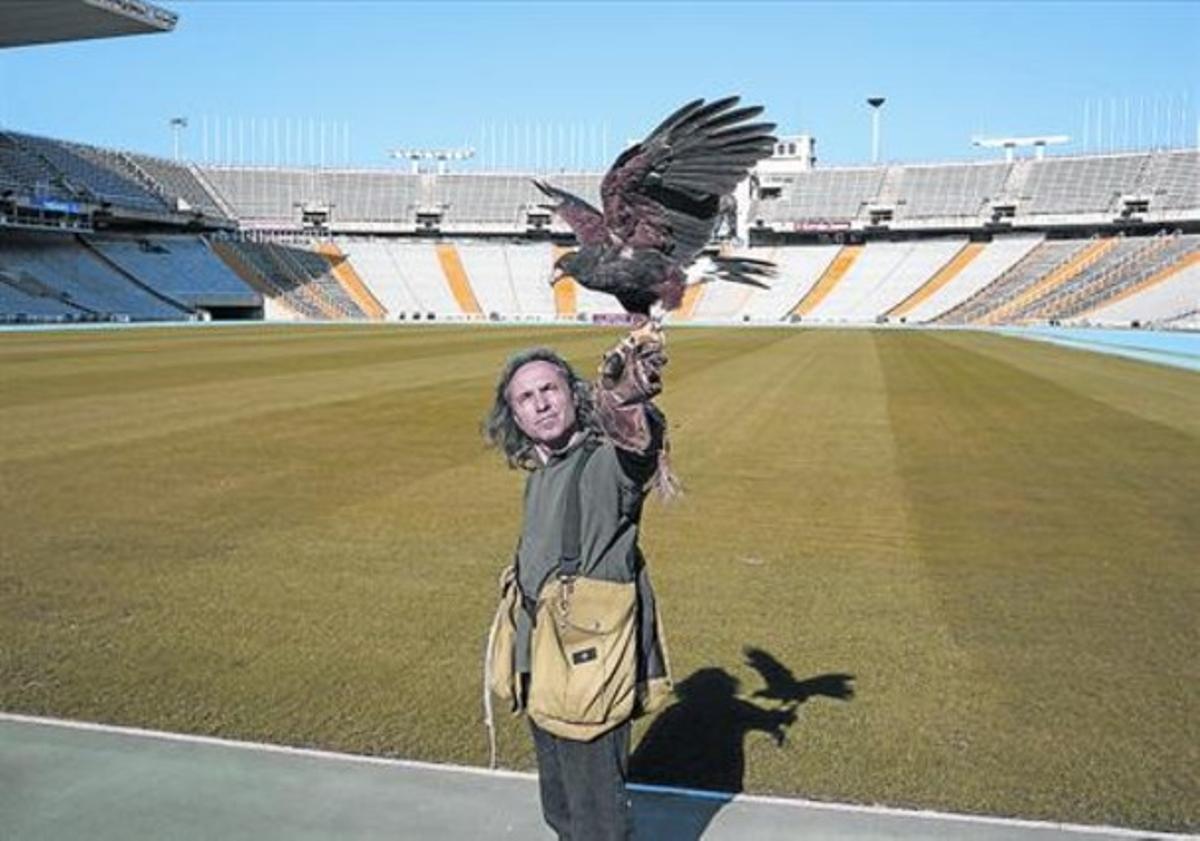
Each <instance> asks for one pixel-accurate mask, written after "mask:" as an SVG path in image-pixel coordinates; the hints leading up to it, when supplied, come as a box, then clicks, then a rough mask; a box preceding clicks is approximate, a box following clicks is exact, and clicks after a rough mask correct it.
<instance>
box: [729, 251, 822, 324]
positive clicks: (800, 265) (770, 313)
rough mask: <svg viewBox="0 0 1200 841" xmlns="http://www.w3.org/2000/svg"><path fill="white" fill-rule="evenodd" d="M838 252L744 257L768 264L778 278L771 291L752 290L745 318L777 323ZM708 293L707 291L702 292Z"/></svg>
mask: <svg viewBox="0 0 1200 841" xmlns="http://www.w3.org/2000/svg"><path fill="white" fill-rule="evenodd" d="M840 250H841V249H840V248H839V247H838V246H836V245H814V246H810V247H807V248H772V249H770V250H769V251H767V252H766V253H759V252H757V251H756V252H754V253H752V254H749V255H747V256H750V257H756V258H759V259H764V260H770V261H772V262H774V263H775V265H776V269H777V271H778V274H777V275H776V276H775V277H774V278H772V279H771V280H769V281H768V283H769V284H770V286H771V288H770V289H752V290H751V291H750V294H749V297H748V298H747V299H746V309H745V314H746V315H748V316H750V320H751V321H780V320H782V319H783V318H785V317H786V316H787V314H788V313H789V312H791V311H792V308H793V307H795V306H796V304H797V303H799V302H800V300H801V299H802V298H803V297H804V296H805V295H806V294H808V290H809V289H811V288H812V286H813V284H814V283H816V282H817V279H818V278H819V277H820V276H821V274H822V273H823V272H824V271H825V269H827V268H828V267H829V264H830V263H831V262H833V258H834V257H835V256H837V253H838V251H840ZM707 291H708V290H707V289H706V290H705V292H707Z"/></svg>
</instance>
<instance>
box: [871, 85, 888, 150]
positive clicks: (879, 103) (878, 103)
mask: <svg viewBox="0 0 1200 841" xmlns="http://www.w3.org/2000/svg"><path fill="white" fill-rule="evenodd" d="M886 101H887V100H886V99H885V98H884V97H882V96H868V97H867V105H870V106H871V163H873V164H877V163H879V109H880V108H882V107H883V103H884V102H886Z"/></svg>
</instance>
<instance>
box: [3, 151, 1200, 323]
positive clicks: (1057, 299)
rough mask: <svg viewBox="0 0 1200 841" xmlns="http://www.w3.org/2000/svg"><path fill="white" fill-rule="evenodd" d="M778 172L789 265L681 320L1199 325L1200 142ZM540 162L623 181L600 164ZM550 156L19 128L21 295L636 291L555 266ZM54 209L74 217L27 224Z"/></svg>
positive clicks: (156, 302) (452, 302)
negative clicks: (308, 149) (182, 144)
mask: <svg viewBox="0 0 1200 841" xmlns="http://www.w3.org/2000/svg"><path fill="white" fill-rule="evenodd" d="M760 175H761V177H759V176H756V178H755V179H753V180H752V182H753V183H751V185H750V187H751V190H750V193H749V196H750V197H749V199H748V201H749V204H748V205H746V206H744V207H743V209H742V216H743V219H744V220H745V221H746V222H747V223H748V235H749V240H748V241H739V242H738V243H737V246H736V253H744V254H747V255H748V256H752V257H757V258H760V259H769V260H772V261H774V262H775V263H776V264H777V265H778V267H779V272H778V276H777V277H776V278H775V279H774V281H773V283H772V285H771V288H770V289H769V290H760V289H756V288H753V287H749V286H741V285H733V284H727V283H698V281H700V280H701V279H702V278H701V277H700V275H699V269H698V268H696V267H694V268H693V270H692V271H691V275H690V278H691V281H692V282H693V283H694V284H696V285H694V286H692V287H690V288H689V289H688V291H687V292H686V294H685V298H684V306H683V307H681V309H680V310H679V311H677V312H676V313H673V314H672V315H671V316H670V317H671V319H672V320H673V321H698V322H706V321H710V322H736V323H745V322H759V323H770V322H778V321H781V320H783V321H797V320H799V321H803V322H815V323H833V324H838V323H871V322H878V321H904V322H907V323H919V324H924V323H934V324H947V325H959V324H1007V323H1043V322H1057V321H1064V320H1069V321H1072V322H1079V321H1081V320H1088V319H1091V318H1092V317H1093V314H1097V317H1099V315H1101V314H1102V315H1103V317H1104V318H1111V319H1115V321H1114V322H1112V323H1120V322H1121V321H1122V320H1124V319H1126V318H1128V320H1129V321H1146V322H1147V323H1155V324H1170V325H1172V326H1181V325H1187V324H1190V323H1192V322H1193V321H1195V320H1196V318H1195V316H1194V315H1189V313H1194V312H1195V311H1196V310H1200V302H1195V303H1194V304H1192V303H1188V301H1187V300H1186V299H1187V296H1188V295H1190V294H1192V291H1191V290H1193V286H1194V283H1195V281H1194V277H1195V272H1194V271H1192V268H1191V266H1192V263H1191V262H1189V261H1192V260H1194V259H1195V252H1196V243H1195V238H1196V237H1197V236H1200V151H1198V150H1194V149H1187V150H1183V149H1176V150H1168V151H1154V152H1137V153H1124V154H1108V155H1087V156H1063V157H1049V158H1045V159H1037V160H1030V159H1024V160H1021V159H1019V160H1016V161H1013V162H999V161H983V162H971V163H953V164H893V165H887V166H871V167H834V168H827V169H810V170H802V171H794V172H790V173H784V172H782V171H780V170H778V169H775V170H770V171H767V170H764V171H763V172H762V173H761V174H760ZM537 177H539V178H542V179H544V180H546V181H549V182H550V183H552V184H555V185H557V186H560V187H562V188H564V189H567V190H570V191H572V192H574V193H577V194H579V195H581V196H583V197H584V198H585V199H586V200H588V201H590V202H592V203H593V204H596V205H599V204H600V198H599V189H600V183H601V175H600V174H599V173H558V174H545V173H542V174H538V175H537ZM532 178H533V174H530V173H419V174H418V173H410V172H401V171H398V170H385V169H376V170H371V169H335V168H313V167H306V168H299V167H245V166H209V165H203V166H201V165H195V164H191V163H183V162H175V161H168V160H165V159H163V158H159V157H155V156H153V155H146V154H141V153H134V152H124V151H116V150H111V149H104V148H100V147H96V146H91V145H87V144H81V143H73V142H68V141H63V140H56V139H52V138H45V137H39V136H36V135H32V134H27V133H21V132H15V131H9V130H3V131H0V284H2V287H0V318H2V319H6V320H30V319H33V320H78V319H122V320H123V319H130V320H150V319H192V318H196V317H204V316H206V315H213V316H214V317H219V318H224V317H246V316H250V317H258V316H259V314H261V315H262V316H264V317H267V318H276V317H278V318H289V319H291V318H295V319H324V320H329V319H338V320H340V319H387V320H393V321H400V320H403V321H413V320H418V321H427V320H431V319H433V320H449V321H462V320H514V321H517V320H538V321H540V320H578V319H585V320H586V319H590V318H592V317H593V316H604V315H607V314H609V313H613V312H616V311H618V310H619V306H618V305H617V304H616V302H615V301H614V300H613V299H612V298H610V297H609V296H606V295H602V294H598V293H596V292H594V291H592V290H589V289H586V288H583V287H580V286H579V285H578V284H576V283H575V282H574V281H572V280H570V279H567V280H565V281H564V282H561V283H559V284H558V285H557V286H555V287H553V288H551V286H550V284H549V279H550V275H551V267H552V265H553V261H554V258H555V256H556V254H559V253H562V251H563V250H564V249H566V248H568V247H571V246H570V245H569V239H568V238H567V237H568V236H569V231H568V229H567V228H566V226H565V225H564V224H563V223H562V222H561V220H558V219H557V218H556V217H553V216H552V215H551V213H550V212H549V209H548V208H547V206H546V200H545V197H544V196H543V195H542V194H541V192H540V191H538V190H537V189H536V187H535V186H534V185H533V183H532ZM46 229H52V230H57V231H59V233H58V234H57V235H56V236H50V235H48V234H47V236H46V237H45V238H43V239H38V238H37V235H36V234H34V233H26V234H22V233H20V232H21V231H27V232H29V231H31V230H34V231H36V230H41V231H44V230H46ZM236 229H241V232H240V233H239V232H238V231H237V230H236ZM172 232H174V233H172ZM742 232H743V233H745V232H746V229H745V228H743V229H742ZM714 245H715V244H714ZM729 246H730V244H729V243H726V244H724V245H722V248H728V247H729ZM1168 300H1169V301H1172V302H1173V303H1171V304H1170V305H1169V306H1168V305H1167V304H1166V303H1163V304H1162V306H1157V305H1155V304H1154V302H1155V301H1168ZM1106 323H1109V322H1106Z"/></svg>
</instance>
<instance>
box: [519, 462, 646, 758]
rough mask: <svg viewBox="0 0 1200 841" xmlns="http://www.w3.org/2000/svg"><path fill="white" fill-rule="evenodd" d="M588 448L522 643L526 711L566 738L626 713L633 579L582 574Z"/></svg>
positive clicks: (600, 728)
mask: <svg viewBox="0 0 1200 841" xmlns="http://www.w3.org/2000/svg"><path fill="white" fill-rule="evenodd" d="M595 449H596V445H594V444H590V443H589V444H585V445H584V451H583V453H581V454H580V456H579V460H578V461H577V462H576V463H575V467H574V470H573V474H572V477H571V484H570V485H569V486H568V492H567V510H566V513H565V516H564V522H563V546H562V553H561V555H560V557H559V565H558V571H557V574H556V575H555V576H554V577H553V578H551V579H550V580H548V581H547V582H546V583H545V584H544V585H543V586H542V589H541V592H540V593H538V598H537V607H536V609H535V610H534V613H533V620H534V625H533V639H532V640H531V643H530V682H529V700H528V711H529V716H530V717H531V718H532V719H533V720H534V722H535V723H536V724H537V725H538V727H540V728H542V729H543V730H546V731H547V732H550V733H553V734H554V735H556V736H561V737H563V738H566V739H575V740H578V741H590V740H592V739H594V738H596V737H597V736H600V735H602V734H604V733H606V732H608V731H609V730H611V729H612V728H614V727H616V726H618V725H619V724H621V723H623V722H624V721H626V720H627V719H629V718H630V717H631V716H632V715H633V711H634V701H635V696H636V691H635V688H636V687H635V683H636V680H637V647H638V640H637V603H638V597H637V584H636V582H634V581H629V582H626V583H623V582H614V581H601V580H598V579H594V578H585V577H584V576H582V575H580V574H579V567H580V554H581V548H580V534H579V532H580V516H581V513H580V510H579V481H580V477H581V476H582V475H583V468H584V467H585V466H586V465H587V462H588V460H589V459H590V458H591V455H592V452H593V451H594V450H595Z"/></svg>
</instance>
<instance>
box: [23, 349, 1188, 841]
mask: <svg viewBox="0 0 1200 841" xmlns="http://www.w3.org/2000/svg"><path fill="white" fill-rule="evenodd" d="M615 338H616V336H615V334H614V333H613V332H612V331H597V330H583V329H548V328H545V329H540V330H536V331H534V330H520V329H507V330H505V329H458V328H448V327H441V328H433V327H428V328H415V327H414V328H404V329H388V328H366V327H363V328H358V327H326V328H304V327H295V328H282V327H280V328H273V329H272V328H258V327H254V328H240V329H234V328H214V329H197V330H181V329H176V330H126V331H113V332H107V331H105V332H100V331H89V332H78V333H65V334H55V333H33V334H5V335H0V429H3V441H4V445H3V450H2V451H0V460H2V467H0V470H2V473H0V476H2V484H0V510H2V511H3V524H2V528H3V537H2V542H0V640H3V645H2V647H0V708H3V709H5V710H9V711H15V712H25V713H34V714H48V715H55V716H64V717H70V718H80V719H89V720H99V721H106V722H113V723H119V724H129V725H140V726H147V727H153V728H162V729H168V730H178V731H186V732H195V733H205V734H216V735H221V736H227V737H235V738H246V739H254V740H264V741H271V742H280V743H286V744H292V745H316V746H321V747H325V748H330V749H337V750H348V751H356V752H366V753H374V754H382V755H389V756H405V757H413V758H420V759H428V760H444V761H453V762H462V763H471V764H479V763H482V762H485V761H486V740H485V738H484V732H483V730H482V728H481V726H480V701H479V674H478V670H479V653H480V650H481V647H482V639H483V634H484V632H485V630H486V624H487V622H488V620H489V618H490V615H491V610H492V607H493V603H494V598H495V593H494V585H495V577H496V574H497V572H498V570H499V569H500V567H501V566H502V565H503V564H504V563H506V561H507V556H508V554H509V553H510V551H511V548H512V544H513V541H514V539H515V535H516V526H517V519H518V516H519V504H520V490H521V482H522V477H521V476H520V475H519V474H517V473H515V472H511V471H508V470H506V469H505V468H504V467H503V465H502V460H501V459H500V458H499V457H498V456H497V455H496V454H495V453H493V452H490V451H487V450H485V449H484V447H483V445H482V442H481V439H480V437H479V433H478V423H479V419H480V417H481V416H482V414H483V412H484V411H485V409H486V407H487V404H488V401H489V399H490V392H491V389H492V384H493V380H494V376H495V372H496V370H497V369H498V367H499V365H500V363H501V361H502V360H503V358H504V357H505V355H506V354H507V353H509V352H511V351H513V350H515V349H518V348H520V347H523V346H526V345H529V344H531V343H549V344H553V345H554V346H555V347H557V348H559V349H560V350H561V351H563V352H564V353H565V354H566V355H567V356H568V357H569V358H571V359H572V360H573V361H575V362H577V363H579V364H580V365H582V366H584V367H586V368H587V369H588V370H591V369H592V367H593V365H594V362H595V360H596V358H597V356H598V354H599V353H600V352H601V351H602V350H603V348H604V347H605V346H606V345H607V344H608V343H610V342H612V341H613V340H614V339H615ZM670 350H671V353H672V362H671V365H670V367H669V369H668V381H667V392H666V394H665V395H664V396H663V398H662V400H661V403H662V405H663V407H664V409H665V410H666V412H667V414H668V415H669V417H670V418H671V421H672V424H673V429H674V447H675V451H674V452H675V465H676V468H677V470H678V472H679V474H680V475H681V477H682V479H683V480H684V482H685V485H686V488H687V495H686V496H685V497H684V499H683V500H682V501H680V502H678V503H676V504H674V505H672V506H668V507H664V506H662V505H659V504H656V503H652V504H649V505H648V506H647V514H646V520H645V544H646V550H647V554H648V556H649V558H650V562H651V569H652V572H653V574H654V577H655V581H656V586H657V589H658V591H659V594H660V597H661V599H662V602H663V609H664V614H665V620H666V623H667V629H668V632H669V638H670V643H671V653H672V659H673V666H674V671H675V674H676V678H677V680H685V681H686V682H685V684H684V685H685V693H684V695H683V698H682V700H681V701H680V702H679V704H678V705H677V706H676V707H675V708H674V709H673V710H668V711H666V712H665V713H663V714H661V715H660V718H659V719H658V720H657V721H656V722H652V723H648V722H642V723H640V725H639V729H638V730H637V735H638V736H641V735H642V734H644V733H645V732H646V729H647V726H649V727H652V728H655V732H654V733H653V734H652V736H653V741H654V742H655V744H656V745H658V746H659V748H657V749H656V750H654V751H650V750H649V749H648V748H646V746H645V745H643V750H642V752H641V754H640V756H639V757H637V759H639V760H640V764H639V762H637V761H635V765H638V767H639V768H640V773H641V774H642V775H643V777H645V778H649V779H654V780H659V781H671V782H678V783H684V784H697V785H700V784H706V783H713V782H720V783H724V784H726V785H733V786H735V787H736V786H738V785H739V784H740V785H744V787H745V788H746V789H747V790H751V791H757V792H775V793H790V794H802V795H806V796H809V797H816V798H836V799H847V800H856V801H866V802H886V803H890V804H899V805H918V806H925V807H935V808H946V809H954V810H965V811H977V812H988V813H995V814H1006V815H1020V816H1025V817H1038V818H1057V819H1069V820H1077V821H1084V822H1095V821H1099V822H1107V823H1115V824H1122V825H1137V826H1144V827H1148V828H1160V829H1200V794H1198V792H1200V618H1198V617H1200V565H1198V561H1200V376H1198V375H1196V374H1194V373H1188V372H1183V371H1177V370H1172V369H1167V368H1160V367H1155V366H1151V365H1146V364H1142V363H1138V362H1132V361H1127V360H1122V359H1116V358H1112V357H1105V356H1099V355H1092V354H1088V353H1084V352H1079V351H1072V350H1065V349H1060V348H1056V347H1052V346H1049V345H1045V344H1040V343H1031V342H1030V343H1027V342H1022V341H1020V340H1017V339H1011V338H1004V337H999V336H993V335H983V334H967V333H929V332H898V331H867V330H862V331H814V330H809V331H796V330H744V331H738V330H725V331H718V330H700V329H692V330H683V329H680V330H676V331H674V332H673V333H672V335H671V346H670ZM747 646H752V647H757V648H759V649H762V650H763V651H765V652H767V653H768V654H769V655H770V657H772V658H773V659H774V660H776V661H778V663H780V664H782V667H783V668H786V669H787V670H790V672H791V674H792V676H794V678H795V682H789V681H790V679H789V678H787V676H786V675H782V674H778V675H772V682H771V683H770V684H769V685H768V684H767V683H766V682H765V680H764V678H763V676H762V675H761V674H760V672H759V671H758V670H756V669H754V668H751V667H750V665H748V664H747V663H746V661H745V657H744V655H743V649H744V648H745V647H747ZM830 675H834V676H837V675H852V676H853V680H852V681H850V680H849V679H848V678H844V677H829V676H830ZM823 676H824V677H823ZM689 678H690V680H688V679H689ZM850 683H852V685H853V687H854V689H855V694H854V696H853V697H852V698H843V699H838V698H834V697H828V696H830V695H836V694H837V692H836V689H837V688H838V687H839V686H840V687H844V686H847V685H849V684H850ZM756 693H757V694H756ZM785 701H786V702H787V703H786V704H785V703H784V702H785ZM788 708H791V709H794V710H795V721H794V722H792V723H790V724H788V723H786V718H785V713H784V712H781V709H783V710H786V709H788ZM773 726H778V727H779V728H780V732H781V733H786V738H785V740H784V741H783V744H782V745H780V744H777V742H776V740H775V739H774V738H773V737H772V735H771V734H770V733H769V732H767V731H769V730H770V729H771V727H773ZM500 735H501V747H502V759H503V763H504V764H506V765H509V766H512V767H520V768H529V767H532V751H531V746H530V744H529V739H528V737H527V734H525V733H524V732H523V730H522V724H521V723H520V722H517V721H512V720H506V721H504V722H503V726H502V728H501V734H500ZM648 741H650V740H648ZM663 744H680V745H681V746H686V750H681V751H680V752H679V754H678V755H673V754H672V753H671V752H669V751H668V752H664V751H662V750H661V745H663Z"/></svg>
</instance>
